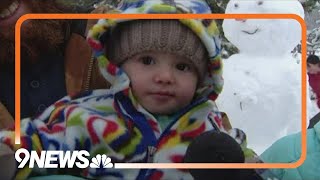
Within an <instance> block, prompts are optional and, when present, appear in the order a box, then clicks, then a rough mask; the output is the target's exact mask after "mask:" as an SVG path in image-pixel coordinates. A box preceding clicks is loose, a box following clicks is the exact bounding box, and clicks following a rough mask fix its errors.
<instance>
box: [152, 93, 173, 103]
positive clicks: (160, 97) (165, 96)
mask: <svg viewBox="0 0 320 180" xmlns="http://www.w3.org/2000/svg"><path fill="white" fill-rule="evenodd" d="M150 95H151V97H152V98H154V99H156V100H157V101H168V100H170V99H171V98H173V97H174V94H173V93H170V92H154V93H150Z"/></svg>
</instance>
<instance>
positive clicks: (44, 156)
mask: <svg viewBox="0 0 320 180" xmlns="http://www.w3.org/2000/svg"><path fill="white" fill-rule="evenodd" d="M14 157H15V159H16V161H18V163H19V165H18V168H23V167H25V166H26V164H27V163H28V162H29V168H33V167H34V165H35V164H37V167H39V168H58V167H59V168H73V167H74V165H76V166H77V167H78V168H82V169H84V168H87V167H88V166H90V168H113V164H112V163H111V158H110V157H108V156H107V155H105V154H102V155H101V154H97V155H96V156H95V157H93V158H92V159H91V162H90V161H89V159H88V157H90V154H89V152H88V151H85V150H81V151H41V153H40V156H39V155H38V153H37V152H36V151H31V153H30V152H29V151H28V150H27V149H24V148H20V149H18V150H17V151H16V152H15V154H14ZM21 157H23V158H21Z"/></svg>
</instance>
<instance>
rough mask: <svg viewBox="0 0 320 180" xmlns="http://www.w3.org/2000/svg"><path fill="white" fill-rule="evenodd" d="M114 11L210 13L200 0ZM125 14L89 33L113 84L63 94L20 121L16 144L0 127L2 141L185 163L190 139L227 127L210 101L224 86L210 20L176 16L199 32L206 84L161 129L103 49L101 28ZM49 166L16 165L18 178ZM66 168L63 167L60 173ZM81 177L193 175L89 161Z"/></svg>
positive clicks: (116, 158)
mask: <svg viewBox="0 0 320 180" xmlns="http://www.w3.org/2000/svg"><path fill="white" fill-rule="evenodd" d="M111 13H124V14H128V13H169V14H170V13H172V14H175V13H197V14H203V13H211V11H210V8H209V7H208V5H207V4H206V3H205V2H204V1H201V0H175V1H173V0H172V1H167V0H163V1H161V0H150V1H143V0H136V1H134V0H130V1H124V2H123V3H122V4H121V6H120V7H119V8H118V9H115V10H114V11H112V12H111ZM128 20H129V19H126V20H124V19H101V20H99V21H98V23H97V24H96V25H95V26H94V27H93V28H92V30H91V31H90V32H89V34H88V42H89V44H90V45H91V46H92V47H93V49H94V51H95V55H96V57H97V59H98V61H99V65H100V69H101V72H102V74H103V75H104V77H105V78H106V79H107V80H108V81H109V82H111V83H112V87H111V88H110V89H108V90H95V91H90V92H86V93H84V94H81V95H78V96H74V97H70V96H68V97H65V98H63V99H61V100H59V101H57V102H56V103H55V104H53V105H52V106H50V107H49V108H48V109H46V110H45V111H44V112H43V113H42V114H41V115H39V116H38V117H36V118H28V119H23V120H22V121H21V144H20V145H15V144H14V132H12V131H3V132H1V133H0V142H1V143H5V144H7V145H9V146H10V147H11V148H12V149H13V150H17V149H19V148H25V149H28V150H30V151H31V150H36V151H38V152H39V151H41V150H63V151H67V150H70V151H74V150H87V151H89V153H90V155H91V157H89V158H92V157H94V156H95V155H96V154H102V153H103V154H106V155H107V156H109V157H110V158H111V159H112V162H113V163H114V162H130V163H141V162H155V163H160V162H161V163H179V162H182V160H183V157H184V154H185V152H186V149H187V147H188V145H189V144H190V142H191V141H192V140H193V139H194V138H195V137H196V136H198V135H199V134H201V133H203V132H205V131H209V130H214V129H215V130H217V131H219V130H221V131H224V128H223V125H222V117H221V113H220V112H219V111H218V109H217V108H216V105H215V103H214V100H215V98H216V97H217V96H218V94H219V93H220V91H221V90H222V84H223V79H222V76H221V74H222V72H221V68H222V63H221V58H220V51H221V49H220V40H219V32H218V29H217V26H216V24H215V22H214V21H213V20H208V19H179V21H180V22H181V23H182V24H184V25H185V26H187V27H189V28H190V29H191V30H192V31H194V33H195V34H196V35H198V36H199V38H200V39H201V41H202V43H203V44H204V45H205V47H206V49H207V51H208V54H209V57H208V59H209V61H210V63H209V65H208V69H209V70H208V73H207V77H206V78H205V86H204V87H203V88H201V89H198V91H197V93H196V97H195V98H194V101H193V102H192V103H191V104H190V105H189V106H187V107H186V108H184V109H182V110H181V111H179V112H178V113H176V115H175V116H173V117H172V123H170V124H169V125H168V126H167V127H166V128H165V129H161V128H160V125H159V124H158V122H157V119H156V118H155V117H154V116H153V115H152V114H150V113H148V112H147V111H146V110H145V109H144V108H143V107H142V106H140V105H139V103H138V102H137V101H136V100H135V99H134V97H133V95H132V92H131V89H130V86H129V83H130V81H129V78H128V77H127V75H126V74H125V73H124V72H123V71H122V70H121V68H119V67H117V66H115V65H113V64H111V63H110V62H109V61H108V59H107V58H106V56H105V54H104V48H105V47H104V43H103V38H101V37H103V34H104V33H106V32H107V31H108V30H109V29H110V28H111V27H113V26H116V25H117V24H118V23H121V22H123V21H128ZM51 171H54V170H53V169H46V170H44V169H37V168H34V169H29V168H28V167H25V168H23V169H18V170H17V174H16V178H18V179H24V178H26V177H30V176H31V175H34V174H36V173H42V174H50V173H52V172H51ZM65 174H66V173H65ZM80 174H81V175H82V176H83V177H86V178H105V179H109V178H114V179H192V177H191V175H190V174H189V173H188V172H187V171H186V170H179V169H148V170H146V169H114V168H111V169H107V168H90V167H88V168H86V169H82V170H81V172H80Z"/></svg>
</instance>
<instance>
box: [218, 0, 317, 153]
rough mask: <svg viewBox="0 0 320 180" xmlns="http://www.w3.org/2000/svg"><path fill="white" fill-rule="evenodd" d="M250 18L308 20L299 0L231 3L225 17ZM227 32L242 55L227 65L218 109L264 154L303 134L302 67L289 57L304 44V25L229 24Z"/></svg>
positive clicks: (288, 22) (286, 21) (250, 21)
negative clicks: (290, 136) (268, 16)
mask: <svg viewBox="0 0 320 180" xmlns="http://www.w3.org/2000/svg"><path fill="white" fill-rule="evenodd" d="M249 13H251V14H266V13H272V14H275V13H276V14H284V13H286V14H297V15H299V16H300V17H301V18H303V17H304V10H303V8H302V5H301V3H300V2H299V1H298V0H230V1H229V3H228V5H227V8H226V14H249ZM222 27H223V31H224V34H225V37H226V38H227V39H228V40H229V41H230V42H231V43H232V44H234V45H235V46H236V47H237V48H238V49H239V51H240V53H239V54H235V55H232V56H231V57H229V58H228V59H225V60H224V73H223V76H224V80H225V85H224V88H223V91H222V93H221V95H220V97H219V98H218V101H217V105H218V107H219V109H220V110H221V111H224V112H226V113H227V114H228V116H229V119H230V121H231V123H232V125H233V126H234V127H238V128H240V129H243V130H244V131H245V132H246V134H247V137H248V146H249V147H251V148H253V149H254V150H255V151H256V152H257V153H258V154H260V153H262V152H263V151H264V150H265V149H266V148H268V147H269V146H270V145H271V144H272V143H273V142H275V141H276V140H277V139H279V138H280V137H283V136H285V135H288V134H292V133H295V132H299V131H301V116H302V110H301V103H302V101H301V88H302V83H301V64H299V63H297V61H296V59H294V58H293V57H292V54H291V53H290V52H291V51H292V50H293V49H294V47H295V46H296V45H298V44H299V42H300V40H301V26H300V24H299V22H298V21H296V20H294V19H225V20H224V22H223V25H222ZM313 108H314V107H313ZM313 108H312V109H313ZM313 114H314V113H313Z"/></svg>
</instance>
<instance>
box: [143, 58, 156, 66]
mask: <svg viewBox="0 0 320 180" xmlns="http://www.w3.org/2000/svg"><path fill="white" fill-rule="evenodd" d="M141 62H142V64H144V65H150V64H154V63H155V61H154V59H153V58H152V57H150V56H143V57H141Z"/></svg>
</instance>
